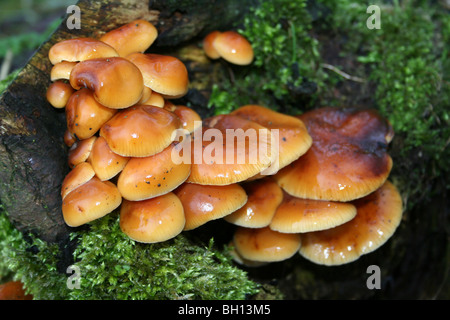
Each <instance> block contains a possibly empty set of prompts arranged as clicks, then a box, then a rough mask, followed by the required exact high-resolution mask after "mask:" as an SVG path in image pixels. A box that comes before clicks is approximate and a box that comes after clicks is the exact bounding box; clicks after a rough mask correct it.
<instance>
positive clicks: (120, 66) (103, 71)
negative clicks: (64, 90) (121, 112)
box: [70, 57, 144, 109]
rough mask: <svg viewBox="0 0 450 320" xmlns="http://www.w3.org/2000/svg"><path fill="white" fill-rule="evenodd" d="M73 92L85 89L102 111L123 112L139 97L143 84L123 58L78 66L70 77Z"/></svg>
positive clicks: (132, 67) (133, 68)
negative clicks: (90, 91)
mask: <svg viewBox="0 0 450 320" xmlns="http://www.w3.org/2000/svg"><path fill="white" fill-rule="evenodd" d="M70 84H71V86H72V87H73V88H74V89H75V90H79V89H81V88H83V87H86V88H88V89H90V90H92V91H93V92H94V97H95V99H96V100H97V101H98V102H99V103H101V104H102V105H104V106H105V107H108V108H112V109H124V108H127V107H130V106H132V105H134V104H136V103H137V102H138V101H139V100H140V99H141V97H142V91H143V90H144V82H143V78H142V74H141V72H140V71H139V69H138V68H137V67H136V66H135V65H134V64H133V63H131V62H130V61H128V60H127V59H125V58H120V57H115V58H98V59H90V60H85V61H82V62H79V63H78V64H77V65H76V66H75V67H73V69H72V72H71V73H70Z"/></svg>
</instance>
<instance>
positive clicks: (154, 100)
mask: <svg viewBox="0 0 450 320" xmlns="http://www.w3.org/2000/svg"><path fill="white" fill-rule="evenodd" d="M146 88H147V87H146ZM150 90H151V89H150ZM142 104H145V105H148V106H155V107H158V108H163V107H164V104H165V101H164V97H163V96H162V95H161V94H160V93H158V92H155V91H152V94H151V95H150V97H149V98H148V99H147V100H146V101H145V102H144V103H142Z"/></svg>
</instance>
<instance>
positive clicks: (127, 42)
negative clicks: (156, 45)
mask: <svg viewBox="0 0 450 320" xmlns="http://www.w3.org/2000/svg"><path fill="white" fill-rule="evenodd" d="M157 37H158V30H156V28H155V26H154V25H153V24H151V23H150V22H148V21H146V20H142V19H138V20H134V21H132V22H130V23H127V24H125V25H123V26H121V27H119V28H117V29H114V30H111V31H109V32H107V33H105V34H104V35H103V36H101V37H100V41H102V42H104V43H106V44H108V45H110V46H111V47H113V48H114V49H115V50H116V51H117V53H118V54H119V56H120V57H126V56H127V55H129V54H130V53H133V52H144V51H145V50H147V49H148V48H150V46H151V45H152V43H153V42H154V41H155V40H156V38H157Z"/></svg>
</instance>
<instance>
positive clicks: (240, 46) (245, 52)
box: [212, 31, 254, 65]
mask: <svg viewBox="0 0 450 320" xmlns="http://www.w3.org/2000/svg"><path fill="white" fill-rule="evenodd" d="M212 45H213V47H214V49H215V50H216V51H217V53H218V54H219V55H220V56H221V57H222V58H223V59H225V60H227V61H228V62H231V63H233V64H237V65H248V64H250V63H252V61H253V58H254V53H253V48H252V45H251V44H250V42H248V40H247V39H246V38H244V36H242V35H240V34H239V33H237V32H236V31H225V32H222V33H220V34H218V35H217V36H216V37H215V39H214V41H213V43H212Z"/></svg>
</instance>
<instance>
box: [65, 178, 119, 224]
mask: <svg viewBox="0 0 450 320" xmlns="http://www.w3.org/2000/svg"><path fill="white" fill-rule="evenodd" d="M121 203H122V196H121V194H120V192H119V190H118V189H117V187H116V186H115V185H114V184H113V183H112V182H110V181H100V179H98V178H97V177H93V178H92V179H90V180H89V181H88V182H86V183H84V184H82V185H81V186H79V187H77V188H76V189H74V190H73V191H71V192H70V193H69V194H67V196H66V197H65V198H64V200H63V203H62V213H63V217H64V221H65V222H66V224H67V225H68V226H70V227H78V226H81V225H83V224H86V223H88V222H91V221H94V220H96V219H99V218H101V217H104V216H105V215H107V214H109V213H111V212H112V211H114V210H115V209H117V208H118V207H119V206H120V204H121Z"/></svg>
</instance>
